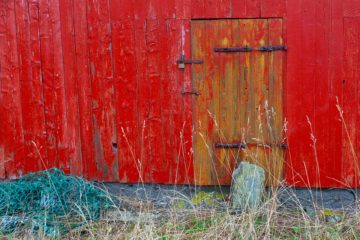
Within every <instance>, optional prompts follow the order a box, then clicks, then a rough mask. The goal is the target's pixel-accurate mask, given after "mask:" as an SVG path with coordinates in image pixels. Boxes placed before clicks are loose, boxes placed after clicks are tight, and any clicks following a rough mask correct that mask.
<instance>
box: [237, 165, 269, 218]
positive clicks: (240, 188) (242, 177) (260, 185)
mask: <svg viewBox="0 0 360 240" xmlns="http://www.w3.org/2000/svg"><path fill="white" fill-rule="evenodd" d="M264 182H265V171H264V169H262V168H261V167H259V166H258V165H256V164H251V163H249V162H241V163H240V165H239V167H238V168H237V169H235V171H234V173H233V175H232V185H231V198H232V207H233V209H234V210H241V211H246V210H249V209H252V208H256V207H257V206H259V204H260V203H261V198H262V195H263V192H264Z"/></svg>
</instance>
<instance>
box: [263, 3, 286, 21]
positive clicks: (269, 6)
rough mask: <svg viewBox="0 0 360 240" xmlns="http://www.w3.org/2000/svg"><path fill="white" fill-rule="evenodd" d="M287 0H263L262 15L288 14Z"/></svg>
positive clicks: (267, 16)
mask: <svg viewBox="0 0 360 240" xmlns="http://www.w3.org/2000/svg"><path fill="white" fill-rule="evenodd" d="M286 2H287V1H286V0H261V4H260V5H261V6H260V7H261V17H262V18H272V17H283V16H285V15H286Z"/></svg>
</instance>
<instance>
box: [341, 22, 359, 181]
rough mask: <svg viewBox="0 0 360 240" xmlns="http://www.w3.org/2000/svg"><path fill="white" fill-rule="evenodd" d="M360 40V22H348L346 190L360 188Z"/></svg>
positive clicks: (346, 50)
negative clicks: (359, 121)
mask: <svg viewBox="0 0 360 240" xmlns="http://www.w3.org/2000/svg"><path fill="white" fill-rule="evenodd" d="M359 37H360V29H359V20H358V19H356V18H345V19H344V70H343V81H344V82H343V99H342V100H343V102H342V111H343V115H344V128H343V135H342V179H341V181H342V183H343V184H344V185H345V186H349V187H350V186H357V185H358V183H357V181H358V178H359V176H358V174H359V166H358V157H357V154H356V153H355V152H354V151H355V150H358V149H356V147H357V142H356V140H357V136H356V135H357V131H354V129H356V127H357V115H358V107H357V105H358V97H359V96H358V89H357V87H358V78H359V71H358V68H359V65H360V62H359V54H360V48H359V44H358V40H359Z"/></svg>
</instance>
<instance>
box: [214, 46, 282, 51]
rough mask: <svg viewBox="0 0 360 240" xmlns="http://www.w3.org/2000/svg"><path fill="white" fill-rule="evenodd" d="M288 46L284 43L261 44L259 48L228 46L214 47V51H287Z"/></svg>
mask: <svg viewBox="0 0 360 240" xmlns="http://www.w3.org/2000/svg"><path fill="white" fill-rule="evenodd" d="M286 50H287V47H286V46H284V45H274V46H261V47H258V48H251V47H248V46H245V47H228V48H214V52H224V53H229V52H252V51H260V52H273V51H286Z"/></svg>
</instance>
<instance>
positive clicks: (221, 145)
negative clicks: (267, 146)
mask: <svg viewBox="0 0 360 240" xmlns="http://www.w3.org/2000/svg"><path fill="white" fill-rule="evenodd" d="M245 147H246V145H245V144H243V143H215V148H245Z"/></svg>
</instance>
